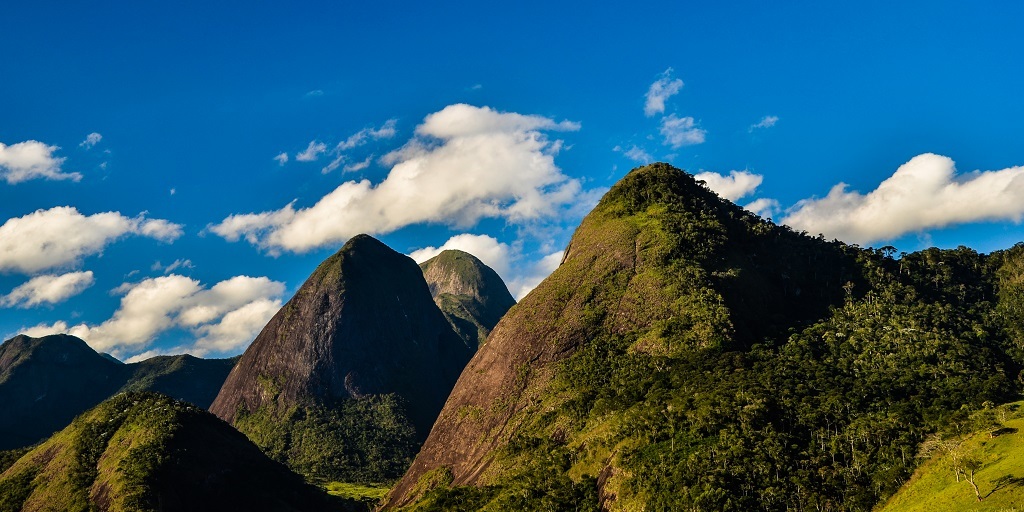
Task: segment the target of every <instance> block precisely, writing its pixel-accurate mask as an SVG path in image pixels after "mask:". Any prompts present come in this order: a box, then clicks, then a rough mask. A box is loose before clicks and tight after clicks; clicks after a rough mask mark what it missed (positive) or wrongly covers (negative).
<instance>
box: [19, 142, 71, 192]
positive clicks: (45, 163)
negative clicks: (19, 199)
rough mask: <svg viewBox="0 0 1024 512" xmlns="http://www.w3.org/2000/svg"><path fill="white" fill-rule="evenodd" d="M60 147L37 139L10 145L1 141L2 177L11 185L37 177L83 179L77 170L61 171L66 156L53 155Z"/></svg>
mask: <svg viewBox="0 0 1024 512" xmlns="http://www.w3.org/2000/svg"><path fill="white" fill-rule="evenodd" d="M58 149H60V148H59V147H57V146H49V145H46V144H43V143H42V142H39V141H35V140H28V141H25V142H18V143H17V144H11V145H10V146H8V145H6V144H4V143H2V142H0V178H2V179H3V180H4V181H6V182H7V183H9V184H11V185H13V184H15V183H21V182H23V181H28V180H33V179H37V178H42V179H46V180H71V181H79V180H81V179H82V175H81V174H79V173H77V172H62V171H61V168H60V167H61V165H63V164H64V158H60V157H56V156H53V153H54V152H55V151H57V150H58Z"/></svg>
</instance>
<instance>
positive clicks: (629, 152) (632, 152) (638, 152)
mask: <svg viewBox="0 0 1024 512" xmlns="http://www.w3.org/2000/svg"><path fill="white" fill-rule="evenodd" d="M612 151H617V152H619V153H622V154H623V156H625V157H626V158H628V159H630V160H632V161H634V162H639V163H642V164H649V163H651V162H653V161H654V157H652V156H651V154H650V153H648V152H647V151H644V149H643V148H640V147H637V146H636V145H633V146H630V147H629V149H624V148H623V147H622V146H615V147H614V148H612Z"/></svg>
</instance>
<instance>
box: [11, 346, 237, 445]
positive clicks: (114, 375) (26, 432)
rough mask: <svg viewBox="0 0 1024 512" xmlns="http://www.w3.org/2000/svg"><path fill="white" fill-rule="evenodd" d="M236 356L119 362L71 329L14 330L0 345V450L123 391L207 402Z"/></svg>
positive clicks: (28, 441)
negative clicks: (32, 333) (34, 333)
mask: <svg viewBox="0 0 1024 512" xmlns="http://www.w3.org/2000/svg"><path fill="white" fill-rule="evenodd" d="M236 360H237V358H232V359H199V358H196V357H192V356H189V355H179V356H160V357H154V358H151V359H147V360H145V361H141V362H138V363H131V364H123V363H121V362H120V361H118V360H116V359H114V358H112V357H110V356H109V355H106V354H99V353H97V352H96V351H95V350H93V349H92V348H90V347H89V345H87V344H86V343H85V342H84V341H82V340H80V339H78V338H76V337H74V336H69V335H65V334H58V335H53V336H46V337H43V338H31V337H29V336H23V335H22V336H16V337H14V338H12V339H9V340H7V341H5V342H4V343H3V344H2V345H0V403H2V404H4V405H3V412H2V413H0V450H7V449H11V448H18V447H21V446H27V445H30V444H34V443H36V442H38V441H40V440H42V439H45V438H46V437H47V436H49V435H50V434H52V433H53V432H55V431H57V430H60V429H62V428H64V427H65V426H67V425H68V423H70V422H71V420H72V418H74V417H75V416H77V415H78V414H81V413H82V412H84V411H85V410H86V409H89V408H91V407H93V406H94V405H96V404H98V403H100V402H102V401H103V400H105V399H107V398H109V397H110V396H112V395H114V394H116V393H118V392H120V391H159V392H161V393H165V394H167V395H169V396H171V397H174V398H178V399H180V400H185V401H187V402H191V403H193V404H195V405H198V406H200V407H204V408H205V407H209V406H210V404H211V403H212V402H213V398H214V397H215V396H216V394H217V391H218V390H219V389H220V387H221V384H223V382H224V379H225V378H226V377H227V374H228V372H229V371H231V367H232V366H234V364H235V362H236Z"/></svg>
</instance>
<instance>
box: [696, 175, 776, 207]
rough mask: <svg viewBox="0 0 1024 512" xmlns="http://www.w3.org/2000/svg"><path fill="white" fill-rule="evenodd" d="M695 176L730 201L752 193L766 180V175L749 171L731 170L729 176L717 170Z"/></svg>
mask: <svg viewBox="0 0 1024 512" xmlns="http://www.w3.org/2000/svg"><path fill="white" fill-rule="evenodd" d="M693 177H694V178H696V179H698V180H701V181H703V182H704V183H706V184H707V186H708V188H710V189H711V190H714V191H715V193H716V194H718V195H720V196H722V197H723V198H725V199H728V200H730V201H736V200H737V199H740V198H743V197H746V196H748V195H750V194H752V193H753V192H754V190H756V189H757V187H758V186H760V185H761V182H762V181H763V180H764V176H761V175H760V174H754V173H752V172H749V171H729V175H728V176H724V175H721V174H718V173H717V172H702V173H698V174H695V175H694V176H693Z"/></svg>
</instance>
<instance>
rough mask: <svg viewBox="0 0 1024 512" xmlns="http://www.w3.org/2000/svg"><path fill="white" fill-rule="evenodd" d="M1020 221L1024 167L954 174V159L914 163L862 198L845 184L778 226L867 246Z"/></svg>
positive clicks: (799, 207)
mask: <svg viewBox="0 0 1024 512" xmlns="http://www.w3.org/2000/svg"><path fill="white" fill-rule="evenodd" d="M1022 217H1024V167H1020V166H1018V167H1010V168H1007V169H1002V170H998V171H985V172H981V171H975V172H972V173H968V174H964V175H957V173H956V166H955V164H954V162H953V160H952V159H950V158H948V157H945V156H940V155H935V154H931V153H926V154H923V155H918V156H916V157H914V158H912V159H911V160H910V161H909V162H907V163H905V164H903V165H902V166H900V168H899V169H897V170H896V172H895V173H893V175H892V176H891V177H889V178H888V179H886V180H885V181H883V182H882V183H881V184H879V185H878V188H876V189H875V190H873V191H871V192H869V193H867V194H861V193H859V192H856V191H853V192H851V191H848V190H847V185H846V184H845V183H839V184H838V185H836V186H834V187H832V190H830V191H829V193H828V195H827V196H825V197H823V198H821V199H816V198H812V199H805V200H803V201H800V202H798V203H797V204H796V205H795V206H794V207H793V208H791V209H790V210H789V212H788V215H787V216H786V218H785V219H783V221H782V222H784V223H785V224H788V225H789V226H791V227H793V228H795V229H799V230H805V231H807V232H809V233H812V234H817V233H822V234H824V235H825V236H826V237H829V238H833V237H834V238H838V239H840V240H843V241H845V242H848V243H856V244H868V243H872V242H878V241H882V240H891V239H893V238H896V237H899V236H901V235H904V234H906V233H912V232H917V231H921V230H924V229H931V228H941V227H945V226H949V225H952V224H960V223H966V222H979V221H994V220H1013V221H1014V222H1020V221H1021V219H1022Z"/></svg>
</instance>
